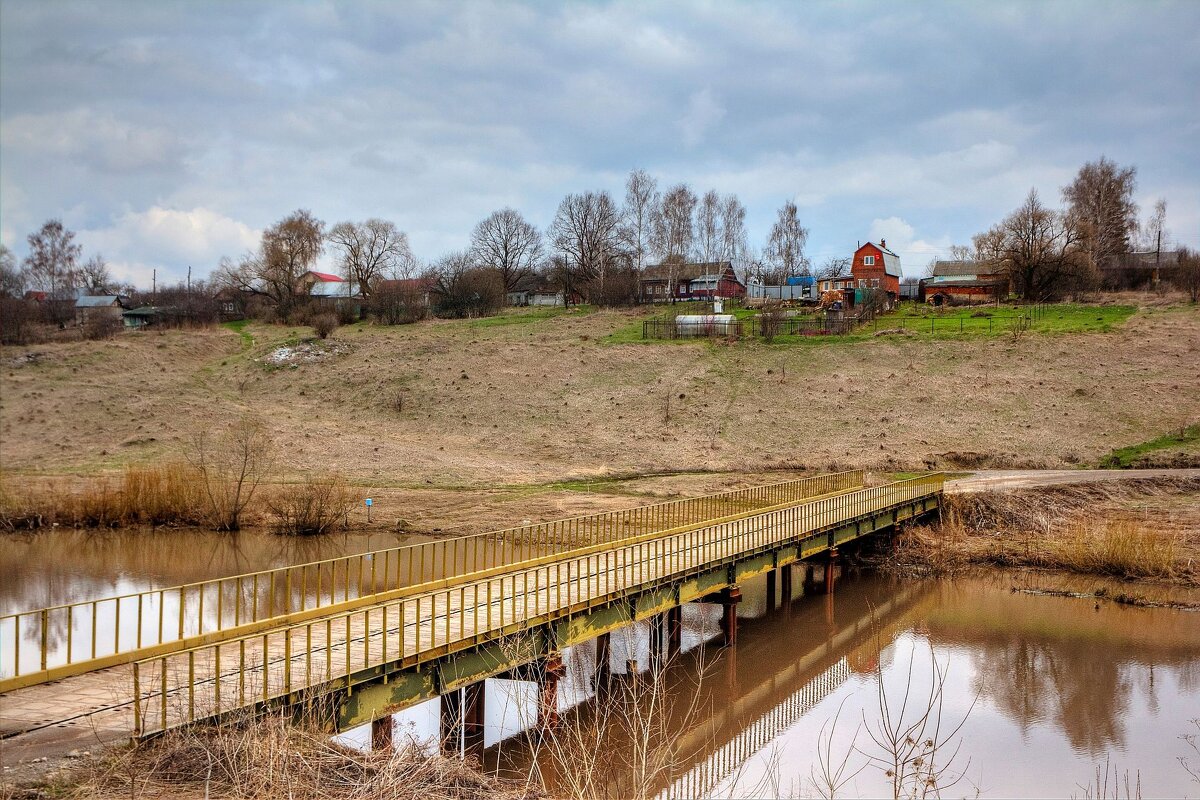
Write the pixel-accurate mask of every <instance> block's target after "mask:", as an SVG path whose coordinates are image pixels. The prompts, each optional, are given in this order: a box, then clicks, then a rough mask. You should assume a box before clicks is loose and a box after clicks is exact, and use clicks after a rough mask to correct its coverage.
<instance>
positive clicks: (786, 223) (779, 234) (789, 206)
mask: <svg viewBox="0 0 1200 800" xmlns="http://www.w3.org/2000/svg"><path fill="white" fill-rule="evenodd" d="M807 244H808V228H806V227H804V226H803V225H801V224H800V216H799V213H798V209H797V208H796V204H795V203H793V202H792V201H791V200H789V201H787V202H786V203H784V204H783V205H782V206H780V208H779V216H778V218H777V219H776V220H775V224H774V225H772V226H771V236H770V238H768V239H767V247H766V249H765V250H764V252H763V256H764V260H765V261H766V262H767V264H768V265H769V266H770V267H771V272H772V275H771V278H772V279H773V280H778V281H779V282H782V280H783V279H786V278H787V277H789V276H791V275H807V274H808V271H809V260H808V257H807V256H806V255H805V254H804V247H805V245H807Z"/></svg>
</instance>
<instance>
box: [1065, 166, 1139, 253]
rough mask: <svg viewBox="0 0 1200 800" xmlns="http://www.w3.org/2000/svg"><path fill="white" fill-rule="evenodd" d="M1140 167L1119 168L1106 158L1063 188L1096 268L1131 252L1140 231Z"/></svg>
mask: <svg viewBox="0 0 1200 800" xmlns="http://www.w3.org/2000/svg"><path fill="white" fill-rule="evenodd" d="M1136 186H1137V167H1124V168H1122V167H1118V166H1117V165H1116V163H1114V162H1113V161H1110V160H1109V159H1107V158H1105V157H1104V156H1101V157H1100V160H1099V161H1089V162H1088V163H1086V164H1084V165H1083V166H1082V167H1080V169H1079V173H1078V174H1077V175H1076V176H1075V180H1074V181H1072V182H1071V183H1070V185H1068V186H1065V187H1063V190H1062V195H1063V202H1064V203H1066V204H1067V207H1068V208H1067V213H1068V215H1069V216H1070V217H1071V218H1072V224H1073V225H1074V227H1076V228H1078V230H1079V231H1080V234H1081V235H1082V248H1083V251H1084V252H1085V253H1086V254H1087V257H1088V258H1089V259H1090V261H1091V264H1092V266H1097V265H1099V264H1100V263H1102V262H1103V261H1105V260H1106V259H1108V258H1111V257H1114V256H1120V255H1123V254H1124V253H1127V252H1129V239H1130V237H1131V236H1133V235H1134V234H1135V233H1137V229H1138V221H1137V213H1138V208H1137V204H1135V203H1134V202H1133V190H1134V189H1135V188H1136Z"/></svg>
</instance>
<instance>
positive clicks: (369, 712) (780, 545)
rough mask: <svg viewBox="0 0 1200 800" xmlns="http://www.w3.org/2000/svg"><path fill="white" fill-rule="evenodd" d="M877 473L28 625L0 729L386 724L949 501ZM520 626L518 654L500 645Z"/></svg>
mask: <svg viewBox="0 0 1200 800" xmlns="http://www.w3.org/2000/svg"><path fill="white" fill-rule="evenodd" d="M861 482H862V475H861V473H839V474H836V475H829V476H819V477H816V478H807V479H802V480H798V481H789V482H785V483H782V484H774V485H771V486H765V487H757V488H755V489H748V490H741V491H736V492H726V493H723V494H720V495H712V496H708V497H701V498H693V499H689V500H681V501H674V502H670V503H660V504H657V505H653V506H646V507H642V508H635V509H630V510H627V511H621V512H610V513H606V514H599V515H593V516H591V517H583V518H578V519H574V520H565V521H559V522H552V523H542V524H538V525H529V526H524V527H523V528H517V529H513V530H509V531H501V532H498V533H492V534H483V535H480V536H473V537H464V538H461V539H453V540H445V541H440V542H433V543H426V544H423V545H415V546H411V547H405V548H393V549H391V550H386V551H378V552H375V553H367V554H361V555H357V556H350V557H347V558H341V559H334V560H330V561H324V562H317V563H314V564H306V565H298V566H293V567H284V568H280V569H276V570H270V571H266V572H262V573H254V574H252V575H243V576H234V577H231V578H225V579H220V580H215V581H208V582H205V583H201V584H192V585H189V586H184V587H176V588H174V589H164V590H156V591H153V592H144V593H140V594H136V595H129V596H125V597H120V598H109V599H107V600H103V601H95V602H91V603H82V604H74V605H71V606H61V607H56V608H52V609H42V610H39V611H34V612H29V613H26V614H19V615H10V616H8V617H4V618H0V637H3V636H4V635H5V633H4V631H5V628H4V627H3V626H6V625H7V626H8V628H7V630H8V634H7V638H3V639H0V642H3V643H4V644H5V653H4V656H3V658H4V663H5V672H4V673H0V674H4V675H5V676H6V677H5V678H4V679H2V680H0V692H3V694H0V706H2V707H0V719H2V726H0V735H3V736H6V737H12V736H16V735H18V734H27V736H30V737H32V738H31V739H30V741H31V743H32V742H36V741H37V740H38V739H40V738H44V739H48V740H49V739H52V738H53V734H48V733H46V731H47V729H50V728H51V726H55V725H59V724H64V723H65V721H67V720H74V721H76V722H78V721H80V720H86V732H87V733H89V734H93V733H100V734H101V736H102V737H103V736H105V735H107V736H108V737H110V738H117V737H118V736H127V735H129V733H130V732H133V733H135V734H138V735H144V734H147V733H154V732H157V731H162V730H165V729H168V728H171V727H175V726H178V725H183V724H188V723H190V722H193V721H197V720H202V719H211V718H216V717H221V716H224V715H226V714H228V713H230V712H232V711H237V710H241V709H255V708H261V707H264V706H267V705H288V704H293V703H299V702H302V701H305V700H308V699H311V698H312V697H313V696H315V695H327V694H332V695H333V696H334V697H336V698H337V699H338V703H337V714H336V720H334V721H333V722H334V723H335V724H336V725H337V726H338V727H339V728H347V727H352V726H354V725H358V724H362V723H364V722H369V721H374V720H376V719H378V718H380V717H382V716H383V715H384V714H386V713H387V712H389V711H393V710H396V709H399V708H403V707H405V706H407V705H410V704H412V703H415V702H418V701H420V700H423V699H426V698H429V697H433V696H436V695H438V694H440V693H442V692H443V691H445V690H448V689H452V688H457V687H459V686H464V685H468V684H472V683H475V682H477V681H479V680H480V679H481V678H483V677H486V676H488V675H493V674H497V673H499V672H501V671H503V670H505V669H508V668H511V667H512V666H513V665H514V664H515V663H519V662H526V661H532V660H538V659H546V658H547V657H549V658H550V661H551V662H553V660H554V659H553V656H554V654H555V652H556V651H557V650H558V649H560V648H561V647H563V646H565V645H568V644H572V643H575V642H580V641H585V640H587V639H590V638H593V637H595V636H596V635H597V634H600V633H603V632H606V631H608V630H612V629H615V628H616V627H619V626H621V625H624V624H627V623H628V622H629V621H632V620H638V619H648V618H652V617H657V616H658V615H660V614H661V613H662V612H664V611H668V610H669V609H673V608H676V607H678V606H679V605H680V604H681V603H684V602H688V601H689V600H693V599H697V598H699V597H704V596H707V595H710V594H712V593H714V592H719V591H722V590H724V591H725V602H726V603H727V607H731V606H732V604H733V603H736V601H737V597H738V594H737V591H736V584H737V581H738V580H740V579H743V578H745V577H747V576H750V575H755V574H761V573H764V572H769V571H772V570H774V569H775V568H777V567H779V566H781V565H784V564H788V563H792V562H795V561H797V560H800V559H805V558H810V557H813V556H815V555H818V554H820V553H826V552H829V551H831V550H833V549H834V548H836V546H837V545H839V544H841V543H843V542H847V541H850V540H853V539H855V538H857V537H859V536H862V535H866V534H868V533H870V532H872V531H875V530H879V529H882V528H886V527H889V526H891V525H894V524H895V523H896V522H898V521H900V520H903V519H908V518H911V517H914V516H917V515H920V514H924V513H926V512H928V511H930V510H933V509H934V508H936V507H937V504H938V502H939V499H940V495H941V491H942V483H943V478H942V476H941V475H940V474H938V475H931V476H927V477H922V478H916V479H912V480H907V481H898V482H895V483H891V484H887V485H884V486H879V487H874V488H870V489H865V488H861ZM556 551H557V552H556ZM106 614H107V615H108V616H107V617H106V616H105V615H106ZM726 617H727V619H729V620H736V617H735V616H733V615H732V614H730V613H727V615H726ZM106 618H107V619H109V620H111V622H110V623H108V624H110V626H111V628H112V631H113V632H112V640H111V643H108V644H106V643H104V642H101V641H100V637H99V636H98V631H100V630H101V628H102V627H103V625H102V621H103V620H104V619H106ZM81 619H82V620H85V621H87V624H86V625H84V627H83V628H82V629H81V628H79V627H78V626H79V621H80V620H81ZM56 624H57V625H60V626H61V627H62V628H63V629H64V630H65V632H66V634H65V636H66V644H65V648H64V649H62V650H58V651H55V650H54V649H53V648H52V646H51V635H50V634H51V631H52V629H53V628H54V626H55V625H56ZM728 628H729V625H727V636H728V635H729V633H730V632H731V631H730V630H729V629H728ZM515 633H521V634H522V636H521V638H520V647H519V652H512V648H511V647H507V646H505V645H504V644H503V642H502V641H501V640H502V638H503V637H509V636H511V635H512V634H515ZM31 640H32V642H33V643H34V645H33V646H32V647H31V646H30V645H29V642H30V641H31ZM23 642H24V643H25V645H24V646H23V645H22V643H23ZM30 652H32V653H34V654H35V655H34V656H33V657H32V668H30V667H29V665H30V664H31V657H30V655H29V653H30ZM549 673H550V674H551V679H553V675H552V673H553V671H552V670H550V671H549ZM49 681H56V683H54V684H50V683H48V682H49ZM131 706H132V714H131V713H130V707H131ZM39 731H41V733H40V734H37V732H39Z"/></svg>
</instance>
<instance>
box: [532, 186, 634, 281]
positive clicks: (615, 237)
mask: <svg viewBox="0 0 1200 800" xmlns="http://www.w3.org/2000/svg"><path fill="white" fill-rule="evenodd" d="M619 234H620V214H619V213H618V211H617V206H616V203H614V202H613V200H612V197H611V196H609V194H608V192H585V193H583V194H569V195H567V196H566V197H565V198H563V201H562V203H560V204H559V206H558V213H556V214H555V215H554V222H553V223H552V224H551V226H550V240H551V241H552V242H553V244H554V249H555V250H557V251H558V253H559V254H560V255H561V257H562V259H563V261H562V267H563V278H564V283H566V284H568V285H566V286H564V292H566V293H567V294H569V293H570V291H571V289H572V285H571V284H573V285H574V288H576V289H579V288H582V287H583V286H585V285H594V286H595V290H596V294H597V295H598V296H600V297H606V296H607V287H606V286H605V284H606V282H607V280H608V278H609V274H610V272H611V271H613V270H614V269H615V268H617V267H619V266H620V265H622V264H624V263H627V260H626V259H625V258H624V256H625V253H624V250H623V248H622V246H621V237H620V235H619Z"/></svg>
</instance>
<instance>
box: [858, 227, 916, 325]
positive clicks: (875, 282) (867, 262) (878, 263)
mask: <svg viewBox="0 0 1200 800" xmlns="http://www.w3.org/2000/svg"><path fill="white" fill-rule="evenodd" d="M850 276H851V277H852V278H853V280H854V288H855V289H877V290H879V291H883V292H886V293H887V297H888V299H887V306H888V308H891V307H892V306H895V305H896V301H897V300H898V299H899V298H900V279H901V278H902V277H904V273H903V272H901V271H900V256H898V255H896V254H895V253H893V252H892V251H891V250H888V248H887V239H880V240H879V244H875V243H874V242H867V243H866V244H864V245H862V246H861V247H859V248H858V249H857V250H855V251H854V260H853V261H852V262H851V263H850Z"/></svg>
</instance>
